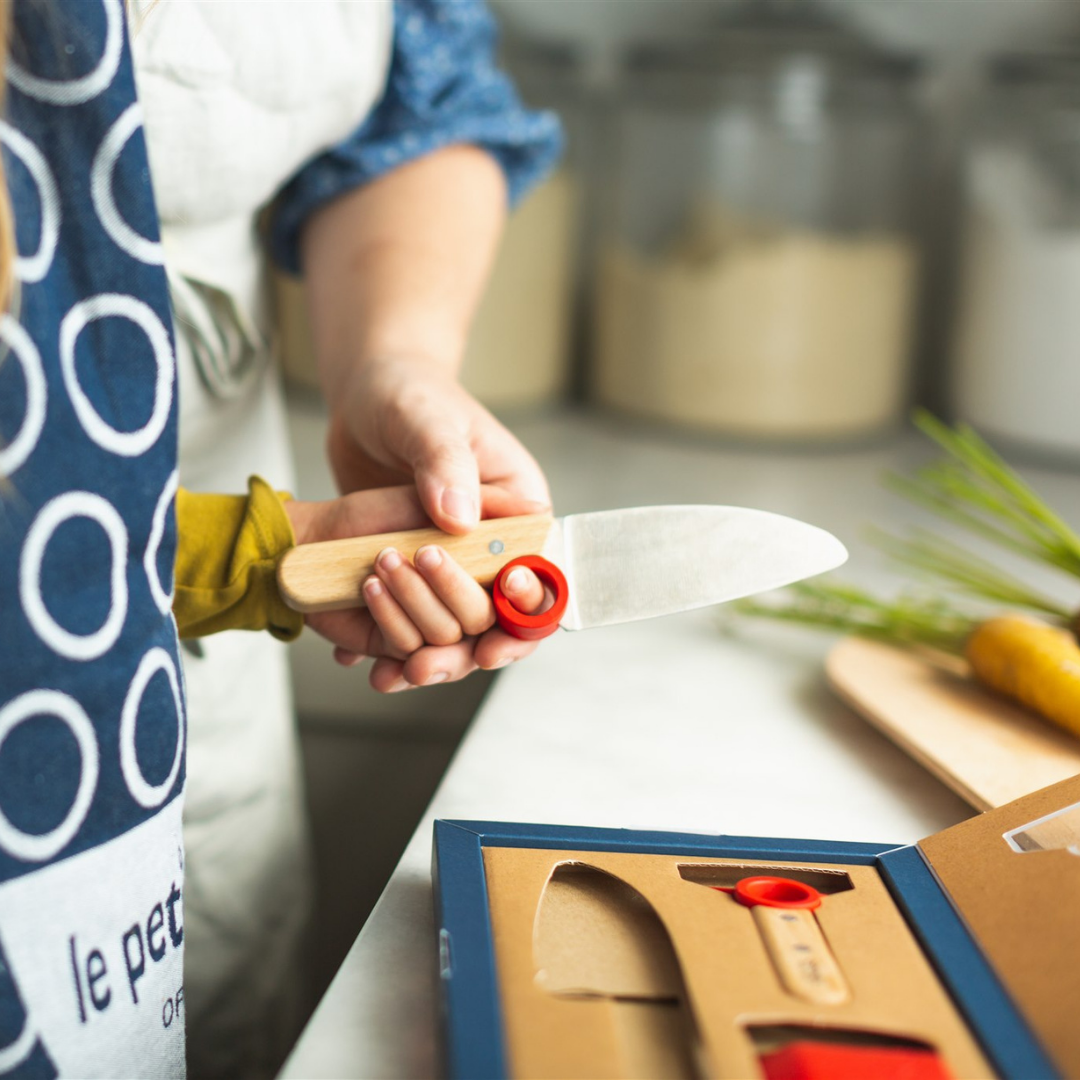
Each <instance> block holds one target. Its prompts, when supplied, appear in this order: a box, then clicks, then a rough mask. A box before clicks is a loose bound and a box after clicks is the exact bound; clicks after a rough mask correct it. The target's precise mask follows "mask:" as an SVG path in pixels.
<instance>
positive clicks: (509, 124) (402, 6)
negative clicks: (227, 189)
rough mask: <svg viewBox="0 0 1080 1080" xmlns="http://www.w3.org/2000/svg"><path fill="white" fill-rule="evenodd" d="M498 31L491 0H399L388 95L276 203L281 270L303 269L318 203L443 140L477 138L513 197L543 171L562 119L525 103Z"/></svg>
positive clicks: (274, 236)
mask: <svg viewBox="0 0 1080 1080" xmlns="http://www.w3.org/2000/svg"><path fill="white" fill-rule="evenodd" d="M495 38H496V29H495V21H494V19H493V18H492V16H491V13H490V12H489V11H488V9H487V7H486V6H485V4H484V0H394V43H393V55H392V57H391V61H390V70H389V75H388V79H387V85H386V91H385V93H384V95H383V97H382V99H381V100H380V102H379V103H378V105H377V106H376V107H375V109H374V110H373V111H372V112H371V113H370V114H369V115H368V117H367V118H366V119H365V121H364V122H363V123H362V124H361V125H360V126H359V127H358V128H357V129H356V130H355V131H354V132H353V133H352V134H351V135H350V136H349V137H348V138H346V139H344V140H343V141H342V142H340V143H338V145H337V146H334V147H332V148H331V149H330V150H328V151H326V152H325V153H323V154H321V155H319V156H318V157H316V158H315V159H313V160H312V161H310V162H308V163H307V164H306V165H305V166H304V167H303V168H302V169H301V170H300V171H299V172H298V173H297V174H296V175H295V176H294V177H293V178H292V179H291V180H290V181H289V182H288V183H287V184H286V186H285V187H284V188H283V189H282V191H281V193H280V194H279V196H278V199H277V201H276V203H275V208H274V214H273V217H272V220H271V223H270V236H269V240H270V250H271V254H272V255H273V257H274V259H275V260H276V261H277V262H278V263H279V264H280V265H281V266H282V267H283V268H284V269H286V270H288V271H290V272H292V273H298V272H299V270H300V256H299V234H300V230H301V228H302V227H303V225H304V222H305V221H306V219H307V217H308V215H309V214H311V213H312V212H313V211H314V210H316V209H318V207H320V206H321V205H322V204H323V203H325V202H327V201H328V200H330V199H332V198H334V197H335V196H337V195H340V194H342V193H344V192H346V191H348V190H350V189H352V188H355V187H358V186H360V185H362V184H364V183H367V182H368V181H370V180H373V179H375V178H376V177H378V176H381V175H382V174H383V173H386V172H389V171H390V170H391V169H393V168H395V167H397V166H398V165H402V164H404V163H405V162H407V161H411V160H412V159H414V158H417V157H421V156H422V155H424V154H427V153H430V152H431V151H433V150H437V149H439V148H440V147H443V146H447V145H450V144H454V143H470V144H473V145H476V146H481V147H483V148H484V149H485V150H487V151H488V152H489V153H490V154H492V155H493V156H494V158H495V159H496V160H497V161H498V162H499V164H500V165H501V166H502V169H503V171H504V173H505V174H506V179H507V186H508V189H509V196H510V201H511V204H513V203H515V202H516V201H517V200H518V199H520V198H521V197H522V195H524V194H525V192H526V191H528V189H529V188H530V187H531V186H532V185H534V184H535V183H536V182H537V181H539V180H540V179H542V178H543V176H544V175H545V174H546V173H547V172H548V170H549V169H550V168H551V167H552V165H553V164H554V163H555V161H556V159H557V158H558V156H559V153H560V152H561V149H562V133H561V129H560V125H559V121H558V118H557V117H556V116H555V114H554V113H551V112H536V111H532V110H529V109H526V108H525V107H524V106H523V105H522V103H521V100H520V99H519V97H518V95H517V92H516V91H515V89H514V86H513V84H512V83H511V81H510V80H509V79H508V78H507V76H506V75H505V74H504V73H503V72H501V71H499V69H498V68H497V67H496V66H495V58H494V52H495Z"/></svg>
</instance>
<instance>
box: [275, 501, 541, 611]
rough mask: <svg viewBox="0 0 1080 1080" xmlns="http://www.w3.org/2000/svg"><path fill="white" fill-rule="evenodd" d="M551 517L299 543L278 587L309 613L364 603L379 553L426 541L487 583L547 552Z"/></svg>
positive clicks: (410, 553) (409, 555)
mask: <svg viewBox="0 0 1080 1080" xmlns="http://www.w3.org/2000/svg"><path fill="white" fill-rule="evenodd" d="M552 522H553V518H552V516H551V515H550V514H528V515H526V516H524V517H507V518H492V519H490V520H488V521H482V522H480V524H479V525H478V526H477V527H476V528H475V529H473V531H472V532H470V533H469V534H468V535H466V536H454V535H452V534H450V533H444V532H443V531H442V530H441V529H434V528H431V529H413V530H410V531H408V532H393V533H380V534H379V535H378V536H354V537H350V538H349V539H347V540H326V541H324V542H322V543H319V544H301V545H300V546H299V547H294V548H292V549H291V550H290V551H287V552H286V553H285V555H284V556H283V557H282V559H281V562H280V563H279V564H278V571H277V580H278V591H279V592H280V593H281V597H282V599H283V600H284V601H285V603H286V604H288V605H289V607H291V608H292V609H293V610H294V611H301V612H304V613H305V614H306V613H310V612H315V611H340V610H342V609H343V608H355V607H363V606H364V597H363V593H362V592H361V587H362V586H363V583H364V580H365V579H366V578H367V577H368V576H369V575H370V574H371V573H373V569H374V565H375V559H376V557H377V556H378V554H379V552H380V551H382V550H383V549H384V548H388V547H392V548H396V549H397V550H398V551H399V552H401V556H402V558H405V559H409V560H410V561H411V560H412V559H413V557H414V556H415V554H416V551H417V549H418V548H422V547H423V546H424V545H425V544H438V545H439V546H440V547H441V548H442V549H443V550H444V551H446V552H447V553H449V555H450V556H451V557H452V558H453V559H455V560H456V561H457V562H458V563H459V564H460V565H461V566H462V567H463V568H464V569H465V571H466V572H467V573H468V574H470V575H471V576H472V577H473V578H475V579H476V580H477V581H478V582H479V583H480V584H481V585H483V586H484V587H485V588H486V587H488V586H489V585H490V584H491V583H492V582H493V581H494V580H495V576H496V575H497V574H498V572H499V571H500V570H501V569H502V568H503V567H504V566H505V565H506V564H507V563H508V562H509V561H510V560H511V559H516V558H517V557H518V556H520V555H536V554H539V553H540V552H541V551H543V549H544V544H545V543H546V542H547V538H548V535H549V533H550V532H551V526H552Z"/></svg>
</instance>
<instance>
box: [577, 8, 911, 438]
mask: <svg viewBox="0 0 1080 1080" xmlns="http://www.w3.org/2000/svg"><path fill="white" fill-rule="evenodd" d="M915 75H916V66H915V64H914V62H913V61H911V60H909V59H907V58H900V57H895V56H889V55H884V54H882V53H880V52H879V51H877V50H875V49H873V48H871V47H869V46H868V45H866V44H865V43H864V42H863V41H862V40H861V39H860V38H858V37H856V36H855V35H853V34H851V33H848V32H846V31H845V30H843V29H841V28H839V27H838V26H837V25H836V24H834V23H832V22H831V21H828V20H826V19H824V18H823V17H822V16H820V15H819V14H817V13H816V12H815V11H814V9H812V8H808V7H807V5H806V4H805V3H800V4H797V5H791V4H776V3H767V2H763V3H756V4H751V5H749V6H748V7H747V8H746V9H745V10H744V11H743V12H742V13H741V14H740V15H738V16H736V17H733V18H731V19H729V20H728V22H727V25H726V26H725V27H724V29H723V32H722V33H718V34H717V35H716V37H715V39H710V41H709V42H708V44H707V45H702V46H695V47H690V48H684V49H679V50H657V49H654V50H651V51H640V52H638V53H636V54H635V55H633V56H632V57H631V58H630V60H629V61H628V63H627V65H626V71H625V79H624V92H623V98H622V106H621V108H620V109H619V110H618V114H617V118H616V124H617V130H616V133H615V143H616V150H615V152H614V170H613V171H614V175H613V177H612V180H611V185H612V186H611V190H610V192H609V195H610V198H609V200H608V204H609V213H608V218H609V220H608V221H607V223H606V227H605V230H604V231H605V241H604V243H603V245H602V251H601V254H600V258H599V260H598V267H597V274H598V279H599V280H598V290H597V292H598V299H597V304H596V325H595V328H594V333H595V339H594V340H595V344H594V350H593V362H594V373H593V392H594V395H595V396H596V398H597V399H598V400H599V401H600V402H602V403H604V404H607V405H610V406H613V407H615V408H618V409H621V410H625V411H629V412H632V413H636V414H638V415H643V416H646V417H651V418H655V419H661V420H666V421H672V422H676V423H680V424H684V425H689V426H693V427H697V428H701V429H706V430H710V431H715V432H721V433H726V434H732V435H738V436H752V437H767V438H786V439H819V440H820V439H826V440H827V439H840V438H845V437H852V436H858V435H864V434H867V433H871V432H874V431H877V430H880V429H882V428H885V427H887V426H889V425H890V424H892V423H893V422H895V421H897V420H898V419H899V418H900V417H901V415H902V413H903V410H904V406H905V404H906V395H907V382H908V378H907V376H908V369H909V365H908V359H909V353H910V344H911V338H912V327H913V314H914V313H913V307H914V303H913V301H914V293H915V273H916V257H915V249H914V243H913V240H912V233H911V212H912V209H913V207H912V202H913V200H912V193H913V181H914V178H915V175H916V171H915V168H914V166H915V158H916V156H917V155H916V147H915V137H916V134H917V123H916V114H915V110H914V108H913V104H912V95H911V90H912V86H913V82H914V76H915Z"/></svg>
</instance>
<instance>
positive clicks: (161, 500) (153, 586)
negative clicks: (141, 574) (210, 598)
mask: <svg viewBox="0 0 1080 1080" xmlns="http://www.w3.org/2000/svg"><path fill="white" fill-rule="evenodd" d="M179 483H180V477H179V475H178V474H177V471H176V470H175V469H173V471H172V474H171V475H170V476H169V479H168V480H166V481H165V487H164V488H162V490H161V494H160V495H159V496H158V501H157V506H155V507H154V519H153V521H152V522H151V524H150V538H149V540H147V542H146V554H145V555H144V556H143V569H144V570H145V571H146V580H147V583H148V584H149V585H150V593H151V595H152V596H153V597H154V603H155V604H157V607H158V611H160V612H161V614H162V615H167V614H168V613H169V612H170V611H172V604H173V594H172V592H171V591H169V592H166V591H165V587H164V586H163V585H162V584H161V578H160V576H159V575H158V568H157V557H158V549H159V548H160V547H161V538H162V537H163V536H164V535H165V515H166V514H167V513H168V512H169V507H170V506H171V505H172V501H173V497H174V496H175V495H176V489H177V487H178V486H179Z"/></svg>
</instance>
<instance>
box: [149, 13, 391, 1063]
mask: <svg viewBox="0 0 1080 1080" xmlns="http://www.w3.org/2000/svg"><path fill="white" fill-rule="evenodd" d="M133 25H134V28H135V30H134V40H133V49H134V55H135V68H136V76H137V80H138V90H139V97H140V100H141V102H142V106H143V110H144V113H145V122H146V137H147V142H148V145H149V153H150V165H151V173H152V177H153V184H154V191H155V195H156V197H157V203H158V209H159V211H160V214H161V219H162V239H163V244H164V249H165V253H166V269H167V271H168V273H169V279H170V284H171V287H172V292H173V303H174V308H175V314H176V328H177V338H178V341H177V362H178V381H179V392H180V482H181V484H183V485H184V486H186V487H188V488H190V489H192V490H195V491H220V492H236V493H240V492H243V491H245V490H246V482H247V478H248V476H249V475H251V474H252V473H258V474H259V475H261V476H263V477H265V478H266V479H267V480H268V481H269V482H270V483H271V484H272V485H274V486H275V487H277V488H285V489H288V488H291V487H292V484H293V472H292V464H291V455H290V450H289V445H288V435H287V430H286V426H285V418H284V409H283V406H282V396H281V389H280V384H279V376H278V373H277V371H276V370H275V369H274V367H273V366H272V365H271V364H270V357H269V348H268V345H267V342H268V341H269V339H270V332H269V331H270V327H269V326H268V320H267V303H266V294H265V273H264V269H265V268H264V262H263V257H262V254H261V252H260V248H259V245H258V243H257V234H256V215H257V213H258V212H259V210H260V209H262V208H263V207H264V206H265V204H266V203H267V202H268V201H269V199H270V198H271V196H272V195H273V194H274V192H275V191H276V190H277V189H278V188H279V187H280V186H281V184H282V183H283V182H284V181H285V180H286V179H287V178H288V177H289V176H290V175H292V174H293V173H294V172H295V171H296V169H297V168H298V167H299V166H300V165H301V164H302V163H303V162H304V161H306V160H307V159H308V158H310V157H311V156H312V155H314V154H316V153H318V152H319V151H320V150H323V149H325V148H327V147H329V146H331V145H332V144H334V143H336V142H337V141H338V140H340V139H341V138H343V137H344V136H345V135H346V134H348V132H349V131H350V130H352V129H353V128H354V127H355V126H356V125H357V124H359V123H360V122H361V120H362V119H363V117H364V116H365V115H366V113H367V112H368V111H369V109H370V108H371V107H372V105H373V104H374V103H375V101H376V100H377V99H378V97H379V96H380V94H381V92H382V89H383V85H384V82H385V77H386V68H387V64H388V62H389V51H390V41H391V27H392V11H391V6H390V0H365V2H362V3H356V2H349V0H284V2H282V0H276V2H265V0H264V2H257V3H251V2H243V0H212V2H205V0H203V2H199V0H143V2H142V3H141V4H139V5H137V10H136V12H135V16H134V20H133ZM200 645H201V649H202V653H203V655H202V656H201V657H195V656H192V655H191V654H189V653H185V654H184V657H183V659H184V674H185V677H186V682H187V691H188V725H189V726H188V758H187V761H188V780H187V801H186V805H185V809H184V839H185V848H186V868H185V870H186V874H185V880H186V887H185V896H184V914H185V947H186V950H187V952H186V964H185V1000H186V1003H187V1009H188V1016H187V1027H188V1068H189V1073H190V1075H191V1076H192V1077H204V1076H230V1077H248V1076H251V1077H255V1076H265V1075H269V1074H270V1073H271V1072H272V1071H273V1070H274V1069H275V1068H276V1066H277V1065H278V1064H279V1063H280V1061H281V1060H282V1057H283V1055H284V1053H285V1052H286V1051H287V1049H288V1047H289V1046H290V1045H291V1043H292V1041H293V1040H294V1038H295V1036H296V1034H297V1029H298V1025H299V1023H300V1021H302V1018H303V1016H302V1012H301V1010H302V1008H303V1006H304V1004H305V989H306V987H305V985H304V970H305V969H304V967H303V965H302V964H301V963H300V962H299V961H300V953H301V950H302V947H303V944H304V941H303V936H304V931H305V926H306V920H307V917H308V915H309V914H310V880H311V879H310V874H309V872H308V849H307V837H306V825H305V818H304V812H303V792H302V787H301V777H300V767H299V756H298V746H297V738H296V731H295V724H294V717H293V708H292V696H291V687H290V684H289V675H288V670H287V668H286V657H285V646H283V645H281V644H279V643H278V642H275V641H274V640H273V639H272V638H270V637H269V635H266V634H254V633H245V632H233V633H226V634H220V635H217V636H214V637H210V638H206V639H203V640H202V641H201V643H200Z"/></svg>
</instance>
